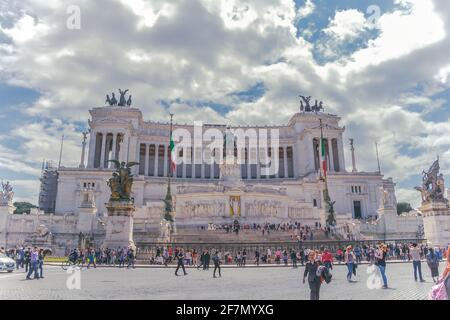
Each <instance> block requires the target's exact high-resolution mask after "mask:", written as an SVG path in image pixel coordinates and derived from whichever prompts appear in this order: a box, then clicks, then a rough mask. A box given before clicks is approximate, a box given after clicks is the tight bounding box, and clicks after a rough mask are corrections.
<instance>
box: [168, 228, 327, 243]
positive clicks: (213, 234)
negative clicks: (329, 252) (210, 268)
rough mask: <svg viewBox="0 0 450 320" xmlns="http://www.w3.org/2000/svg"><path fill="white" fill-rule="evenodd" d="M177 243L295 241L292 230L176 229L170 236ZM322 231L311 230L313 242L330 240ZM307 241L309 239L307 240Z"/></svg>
mask: <svg viewBox="0 0 450 320" xmlns="http://www.w3.org/2000/svg"><path fill="white" fill-rule="evenodd" d="M172 239H173V241H174V242H177V243H197V242H202V243H230V242H234V243H250V242H253V243H261V242H290V241H297V238H296V236H294V230H289V231H281V230H279V231H270V233H269V234H268V233H267V232H265V233H264V235H263V233H262V231H261V230H248V229H242V230H239V233H238V234H236V233H235V232H231V231H230V232H228V233H227V232H226V231H225V230H198V229H197V228H183V229H178V230H177V233H176V234H174V235H173V236H172ZM330 239H332V237H331V236H329V237H327V236H326V235H325V232H324V231H322V230H313V240H318V241H320V240H330ZM307 240H309V237H308V238H307Z"/></svg>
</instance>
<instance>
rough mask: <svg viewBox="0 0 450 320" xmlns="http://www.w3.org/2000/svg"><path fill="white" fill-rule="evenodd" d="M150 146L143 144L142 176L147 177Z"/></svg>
mask: <svg viewBox="0 0 450 320" xmlns="http://www.w3.org/2000/svg"><path fill="white" fill-rule="evenodd" d="M149 153H150V145H149V144H148V143H146V144H145V168H144V175H145V176H146V177H148V175H149V165H150V164H149V162H150V156H149Z"/></svg>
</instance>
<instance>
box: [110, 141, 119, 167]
mask: <svg viewBox="0 0 450 320" xmlns="http://www.w3.org/2000/svg"><path fill="white" fill-rule="evenodd" d="M117 136H118V133H113V140H112V147H111V149H112V152H111V153H112V156H111V160H117V154H116V152H117ZM112 165H113V164H112V163H110V167H111V166H112Z"/></svg>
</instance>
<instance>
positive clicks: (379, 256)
mask: <svg viewBox="0 0 450 320" xmlns="http://www.w3.org/2000/svg"><path fill="white" fill-rule="evenodd" d="M386 255H387V246H386V245H384V244H380V246H379V248H378V250H376V251H375V257H374V259H375V261H374V263H375V265H376V266H377V267H378V269H379V270H380V273H381V278H382V279H383V289H387V288H388V281H387V277H386Z"/></svg>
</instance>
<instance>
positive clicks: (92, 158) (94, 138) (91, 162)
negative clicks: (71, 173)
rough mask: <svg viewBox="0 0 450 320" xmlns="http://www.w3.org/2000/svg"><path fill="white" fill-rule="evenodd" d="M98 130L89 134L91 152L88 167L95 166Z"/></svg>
mask: <svg viewBox="0 0 450 320" xmlns="http://www.w3.org/2000/svg"><path fill="white" fill-rule="evenodd" d="M96 144H97V132H96V131H95V132H92V131H91V133H90V135H89V150H88V152H89V154H88V164H87V167H88V168H93V167H94V162H95V151H96V149H97V146H96Z"/></svg>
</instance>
